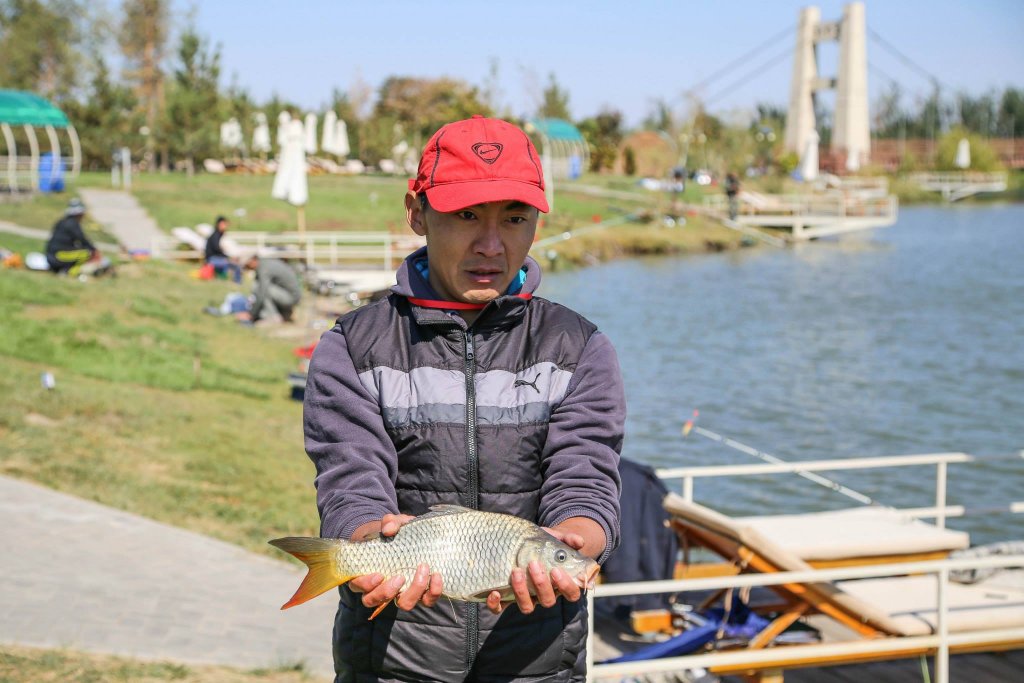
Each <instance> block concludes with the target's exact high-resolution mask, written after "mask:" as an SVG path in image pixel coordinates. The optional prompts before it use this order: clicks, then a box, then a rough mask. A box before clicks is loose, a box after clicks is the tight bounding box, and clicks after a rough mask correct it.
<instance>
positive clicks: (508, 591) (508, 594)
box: [469, 585, 516, 602]
mask: <svg viewBox="0 0 1024 683" xmlns="http://www.w3.org/2000/svg"><path fill="white" fill-rule="evenodd" d="M493 591H498V592H499V593H501V601H502V602H508V601H509V600H515V599H516V594H515V593H514V592H512V586H509V585H505V586H495V587H494V588H488V589H486V590H482V591H480V592H478V593H474V594H473V595H471V596H469V601H470V602H487V596H489V595H490V594H491V593H492V592H493Z"/></svg>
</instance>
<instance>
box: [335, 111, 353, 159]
mask: <svg viewBox="0 0 1024 683" xmlns="http://www.w3.org/2000/svg"><path fill="white" fill-rule="evenodd" d="M334 150H335V151H334V153H335V154H337V155H338V156H339V157H347V156H348V155H349V152H351V151H352V148H351V147H349V146H348V126H347V125H346V124H345V121H344V120H343V119H338V123H337V124H335V126H334Z"/></svg>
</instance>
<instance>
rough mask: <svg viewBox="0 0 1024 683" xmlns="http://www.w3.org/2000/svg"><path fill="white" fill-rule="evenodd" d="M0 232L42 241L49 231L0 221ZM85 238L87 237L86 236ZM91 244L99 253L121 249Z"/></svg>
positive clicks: (48, 235)
mask: <svg viewBox="0 0 1024 683" xmlns="http://www.w3.org/2000/svg"><path fill="white" fill-rule="evenodd" d="M56 222H57V221H56V220H54V223H56ZM0 232H5V233H7V234H9V235H19V236H21V237H30V238H32V239H38V240H43V241H46V240H48V239H50V231H49V230H40V229H38V228H26V227H25V226H22V225H17V224H16V223H8V222H7V221H0ZM86 236H87V237H88V235H86ZM0 244H3V238H2V237H0ZM93 244H95V245H96V248H97V249H99V250H100V251H107V252H113V253H117V252H118V251H120V249H121V247H119V246H117V245H116V244H110V243H109V242H93Z"/></svg>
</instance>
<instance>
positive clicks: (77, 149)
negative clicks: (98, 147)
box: [68, 125, 82, 178]
mask: <svg viewBox="0 0 1024 683" xmlns="http://www.w3.org/2000/svg"><path fill="white" fill-rule="evenodd" d="M68 137H69V138H71V177H72V178H77V177H78V174H79V173H81V171H82V143H81V142H80V141H79V139H78V131H76V130H75V127H74V126H72V125H68Z"/></svg>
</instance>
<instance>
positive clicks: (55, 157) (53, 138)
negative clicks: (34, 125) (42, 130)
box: [46, 126, 61, 188]
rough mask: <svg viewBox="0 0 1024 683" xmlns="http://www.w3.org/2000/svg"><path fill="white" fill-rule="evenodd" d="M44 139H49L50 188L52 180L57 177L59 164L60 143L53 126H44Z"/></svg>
mask: <svg viewBox="0 0 1024 683" xmlns="http://www.w3.org/2000/svg"><path fill="white" fill-rule="evenodd" d="M46 137H48V138H49V139H50V157H51V159H50V161H51V162H52V163H51V164H50V183H51V185H50V187H51V188H52V187H53V185H52V183H53V180H54V179H55V178H56V177H57V164H59V163H60V160H61V159H60V142H59V141H58V140H57V131H55V130H54V129H53V126H46Z"/></svg>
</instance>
